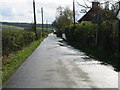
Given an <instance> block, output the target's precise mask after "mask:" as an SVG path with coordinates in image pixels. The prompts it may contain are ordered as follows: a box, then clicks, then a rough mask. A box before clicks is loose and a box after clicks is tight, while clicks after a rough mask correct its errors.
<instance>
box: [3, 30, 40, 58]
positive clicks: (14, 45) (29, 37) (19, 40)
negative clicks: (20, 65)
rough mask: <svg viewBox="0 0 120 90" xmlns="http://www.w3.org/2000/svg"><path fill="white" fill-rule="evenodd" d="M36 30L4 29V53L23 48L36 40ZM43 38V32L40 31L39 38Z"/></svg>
mask: <svg viewBox="0 0 120 90" xmlns="http://www.w3.org/2000/svg"><path fill="white" fill-rule="evenodd" d="M35 37H36V36H35V33H34V32H28V31H24V32H20V31H5V30H3V31H2V55H3V56H4V55H9V54H10V53H12V52H16V51H18V50H21V49H22V48H23V47H24V46H27V45H29V44H30V43H31V42H33V41H35ZM39 38H41V32H39V33H38V39H39Z"/></svg>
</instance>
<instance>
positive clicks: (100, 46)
mask: <svg viewBox="0 0 120 90" xmlns="http://www.w3.org/2000/svg"><path fill="white" fill-rule="evenodd" d="M97 28H98V42H97V46H96V30H97ZM65 35H66V38H67V40H68V41H70V42H74V45H75V44H76V45H77V47H80V46H81V47H80V49H82V48H84V49H83V51H84V50H85V51H87V52H88V53H93V52H94V54H93V55H95V56H97V57H99V59H102V60H103V61H105V62H107V63H110V64H113V66H115V67H117V68H118V67H119V66H118V58H120V56H119V55H120V53H118V47H119V46H118V40H119V38H118V21H115V20H114V21H104V22H103V23H101V24H100V25H98V26H97V25H96V24H93V23H91V22H81V23H79V24H77V25H76V27H74V26H73V25H70V26H68V27H66V28H65Z"/></svg>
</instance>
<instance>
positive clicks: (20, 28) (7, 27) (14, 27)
mask: <svg viewBox="0 0 120 90" xmlns="http://www.w3.org/2000/svg"><path fill="white" fill-rule="evenodd" d="M0 27H1V28H2V30H24V28H22V27H18V26H11V25H2V24H0Z"/></svg>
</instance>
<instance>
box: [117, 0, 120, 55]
mask: <svg viewBox="0 0 120 90" xmlns="http://www.w3.org/2000/svg"><path fill="white" fill-rule="evenodd" d="M118 3H119V9H118V14H120V1H119V2H118ZM117 48H118V56H119V54H120V17H119V18H118V46H117Z"/></svg>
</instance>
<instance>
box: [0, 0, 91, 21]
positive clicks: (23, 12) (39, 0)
mask: <svg viewBox="0 0 120 90" xmlns="http://www.w3.org/2000/svg"><path fill="white" fill-rule="evenodd" d="M84 1H85V2H86V3H87V4H88V5H89V6H91V3H89V2H87V1H88V0H75V2H79V3H80V4H83V5H84ZM35 2H36V17H37V23H41V11H40V10H41V7H43V9H44V23H45V22H46V20H47V21H48V23H52V22H53V21H54V19H55V15H56V8H57V7H58V6H62V7H69V8H70V9H71V10H72V7H73V6H72V3H73V0H35ZM75 6H76V11H78V12H79V11H80V10H81V9H82V8H81V7H80V6H78V4H77V3H75ZM0 12H1V14H0V21H8V22H29V23H31V22H33V0H0ZM82 16H83V13H81V14H80V13H79V16H76V17H77V19H79V18H80V17H82Z"/></svg>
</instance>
